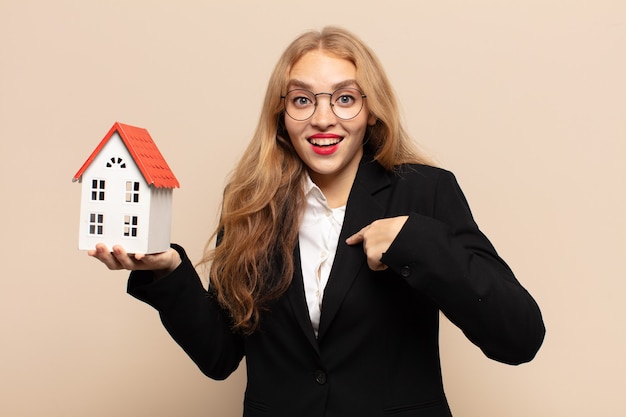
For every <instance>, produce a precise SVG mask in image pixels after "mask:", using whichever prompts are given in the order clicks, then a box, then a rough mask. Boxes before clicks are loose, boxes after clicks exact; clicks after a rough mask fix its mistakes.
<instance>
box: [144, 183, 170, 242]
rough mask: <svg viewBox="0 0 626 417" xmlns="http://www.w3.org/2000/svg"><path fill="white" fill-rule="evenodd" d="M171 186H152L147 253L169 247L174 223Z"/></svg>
mask: <svg viewBox="0 0 626 417" xmlns="http://www.w3.org/2000/svg"><path fill="white" fill-rule="evenodd" d="M172 196H173V190H172V189H171V188H152V200H151V201H152V204H150V220H149V222H150V224H149V233H150V237H149V239H148V248H147V250H146V252H145V253H155V252H163V251H166V250H167V249H168V248H169V245H170V239H171V236H170V235H171V223H172Z"/></svg>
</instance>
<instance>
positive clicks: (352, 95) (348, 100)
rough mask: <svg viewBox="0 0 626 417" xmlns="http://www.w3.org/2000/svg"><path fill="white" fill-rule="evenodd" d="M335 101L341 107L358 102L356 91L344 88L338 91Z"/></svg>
mask: <svg viewBox="0 0 626 417" xmlns="http://www.w3.org/2000/svg"><path fill="white" fill-rule="evenodd" d="M335 94H336V99H335V101H334V103H335V104H336V105H338V106H341V107H349V106H352V105H353V104H354V103H356V101H357V98H356V91H349V90H342V91H337V92H336V93H335Z"/></svg>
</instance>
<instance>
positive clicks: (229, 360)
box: [128, 245, 244, 380]
mask: <svg viewBox="0 0 626 417" xmlns="http://www.w3.org/2000/svg"><path fill="white" fill-rule="evenodd" d="M172 247H173V248H174V249H176V250H177V251H178V253H179V254H180V257H181V259H182V263H181V264H180V266H179V267H178V268H177V269H176V270H175V271H173V272H172V273H171V274H170V275H168V276H166V277H163V278H161V279H159V280H156V281H155V280H153V278H152V274H151V273H150V272H148V271H133V272H132V273H131V275H130V278H129V280H128V293H129V294H130V295H132V296H133V297H135V298H137V299H139V300H141V301H144V302H145V303H147V304H149V305H151V306H152V307H154V308H155V309H156V310H157V311H158V312H159V315H160V317H161V321H162V323H163V325H164V326H165V328H166V329H167V331H168V332H169V333H170V335H171V336H172V338H173V339H174V340H175V341H176V342H177V343H178V344H179V345H180V346H181V347H182V348H183V350H184V351H185V352H186V353H187V354H188V355H189V357H190V358H191V359H192V360H193V361H194V362H195V363H196V365H198V367H199V368H200V370H201V371H202V372H203V373H204V374H205V375H207V376H208V377H210V378H213V379H217V380H221V379H225V378H226V377H228V376H229V375H230V374H231V373H232V372H234V371H235V369H237V367H238V366H239V363H240V362H241V359H242V358H243V352H244V346H243V340H242V336H240V335H238V334H236V333H234V332H233V331H232V330H231V327H230V320H229V319H228V315H227V313H226V312H225V311H224V310H223V309H222V308H221V307H220V306H219V303H218V302H217V300H216V298H215V294H214V293H213V292H212V291H206V290H205V289H204V287H203V286H202V283H201V281H200V278H199V276H198V274H197V272H196V270H195V268H194V267H193V265H192V264H191V262H190V260H189V258H188V257H187V255H186V253H185V251H184V249H183V248H182V247H180V246H178V245H172Z"/></svg>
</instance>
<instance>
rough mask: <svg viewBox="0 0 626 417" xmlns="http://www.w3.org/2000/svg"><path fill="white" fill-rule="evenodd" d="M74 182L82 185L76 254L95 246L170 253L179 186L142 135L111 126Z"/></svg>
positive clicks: (139, 130) (134, 129)
mask: <svg viewBox="0 0 626 417" xmlns="http://www.w3.org/2000/svg"><path fill="white" fill-rule="evenodd" d="M73 181H79V182H80V183H81V184H82V191H81V205H80V227H79V239H78V248H79V249H81V250H88V249H93V248H95V246H96V243H100V242H102V243H104V244H106V245H107V246H108V247H109V248H111V247H112V246H113V245H121V246H122V247H124V249H126V251H127V252H128V253H156V252H163V251H165V250H167V249H168V248H169V245H170V229H171V221H172V194H173V189H174V188H176V187H179V184H178V180H177V179H176V177H175V176H174V174H173V173H172V171H171V170H170V167H169V166H168V165H167V162H165V159H164V158H163V155H161V152H160V151H159V149H158V148H157V146H156V144H155V143H154V141H153V140H152V138H151V137H150V134H149V133H148V131H147V130H146V129H143V128H140V127H135V126H129V125H126V124H122V123H115V124H114V125H113V127H112V128H111V130H109V132H108V133H107V134H106V135H105V136H104V139H102V141H101V142H100V144H99V145H98V146H97V147H96V149H95V150H94V151H93V153H92V154H91V155H90V156H89V158H88V159H87V161H85V163H84V164H83V166H82V167H81V168H80V169H79V170H78V172H77V173H76V175H74V178H73Z"/></svg>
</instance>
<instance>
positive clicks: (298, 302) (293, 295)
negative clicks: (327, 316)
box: [287, 244, 319, 355]
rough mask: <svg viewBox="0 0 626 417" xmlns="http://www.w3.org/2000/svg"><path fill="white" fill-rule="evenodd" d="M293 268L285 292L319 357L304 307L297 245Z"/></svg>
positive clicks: (294, 252) (311, 326) (311, 327)
mask: <svg viewBox="0 0 626 417" xmlns="http://www.w3.org/2000/svg"><path fill="white" fill-rule="evenodd" d="M293 266H294V276H293V280H292V282H291V285H290V286H289V289H288V290H287V298H288V299H289V302H290V304H291V308H292V309H293V312H294V316H295V318H296V321H297V322H298V324H299V325H300V327H301V328H302V331H303V332H304V334H305V335H306V337H307V339H308V340H309V342H311V345H313V347H314V348H315V350H316V351H317V353H318V355H319V347H318V344H317V340H316V339H315V332H314V331H313V325H312V324H311V318H310V317H309V308H308V307H307V305H306V296H305V294H304V283H303V281H302V279H303V278H302V264H301V261H300V245H299V244H296V248H295V250H294V251H293Z"/></svg>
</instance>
